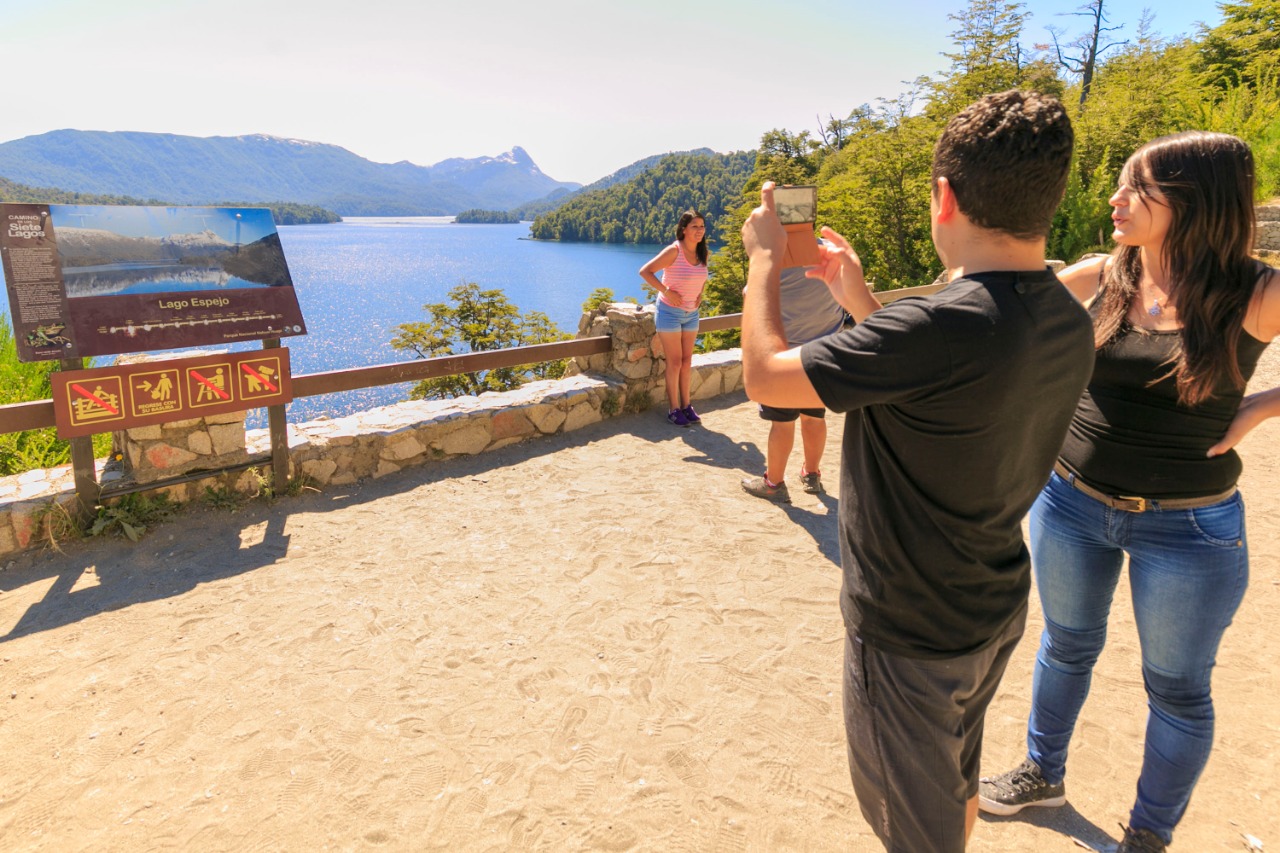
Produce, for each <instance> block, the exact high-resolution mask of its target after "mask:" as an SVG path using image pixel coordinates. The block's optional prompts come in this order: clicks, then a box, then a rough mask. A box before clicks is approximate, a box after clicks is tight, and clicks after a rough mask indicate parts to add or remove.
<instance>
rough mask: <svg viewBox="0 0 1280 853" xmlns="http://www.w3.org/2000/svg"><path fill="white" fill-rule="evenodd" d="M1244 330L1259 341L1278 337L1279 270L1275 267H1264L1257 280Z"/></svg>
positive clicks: (1279, 305) (1279, 312) (1279, 320)
mask: <svg viewBox="0 0 1280 853" xmlns="http://www.w3.org/2000/svg"><path fill="white" fill-rule="evenodd" d="M1245 330H1246V331H1247V332H1248V333H1249V334H1251V335H1253V336H1254V337H1255V338H1257V339H1258V340H1261V341H1270V340H1272V339H1274V338H1275V337H1276V336H1277V335H1280V270H1278V269H1276V268H1275V267H1271V266H1268V267H1266V269H1264V270H1263V272H1262V276H1261V278H1260V279H1259V280H1258V287H1257V289H1256V290H1255V291H1254V294H1253V300H1252V302H1251V303H1250V305H1249V314H1248V316H1247V318H1246V320H1245Z"/></svg>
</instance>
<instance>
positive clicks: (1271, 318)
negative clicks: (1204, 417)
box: [1209, 270, 1280, 456]
mask: <svg viewBox="0 0 1280 853" xmlns="http://www.w3.org/2000/svg"><path fill="white" fill-rule="evenodd" d="M1244 326H1245V333H1246V334H1250V335H1253V336H1254V337H1255V338H1257V339H1258V340H1261V341H1274V340H1275V338H1276V336H1277V335H1280V271H1275V270H1273V271H1271V272H1270V273H1268V274H1267V276H1266V278H1265V279H1264V280H1263V281H1262V282H1261V283H1260V284H1259V285H1258V293H1257V295H1256V296H1255V297H1254V301H1253V304H1252V305H1250V306H1249V311H1248V313H1247V314H1246V315H1245V324H1244ZM1277 415H1280V388H1269V389H1267V390H1266V391H1258V392H1257V393H1254V394H1250V395H1249V396H1247V397H1245V398H1244V399H1243V400H1241V401H1240V408H1239V409H1238V410H1237V411H1236V416H1235V418H1234V419H1233V420H1232V421H1231V426H1229V427H1227V432H1226V434H1225V435H1224V436H1223V437H1222V440H1221V441H1219V442H1218V443H1217V444H1215V445H1214V446H1213V447H1210V448H1209V455H1210V456H1221V455H1222V454H1223V453H1226V452H1227V451H1228V450H1230V449H1231V448H1233V447H1235V446H1236V445H1237V444H1239V443H1240V440H1241V439H1242V438H1244V437H1245V436H1246V435H1248V434H1249V433H1250V432H1251V431H1252V430H1253V428H1254V427H1256V426H1257V425H1258V424H1260V423H1262V422H1263V421H1265V420H1269V419H1270V418H1274V417H1276V416H1277Z"/></svg>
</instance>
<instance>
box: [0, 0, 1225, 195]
mask: <svg viewBox="0 0 1280 853" xmlns="http://www.w3.org/2000/svg"><path fill="white" fill-rule="evenodd" d="M824 6H825V7H826V8H824ZM964 6H965V2H964V0H874V2H870V0H832V2H829V3H827V4H818V3H811V2H810V3H801V2H796V1H795V0H773V2H767V1H766V0H702V2H691V3H676V2H671V1H670V0H648V2H643V3H638V2H625V0H597V2H584V0H520V2H514V0H448V2H441V0H254V2H209V0H0V40H2V42H0V44H2V45H3V47H2V49H0V71H2V72H3V83H0V92H3V96H2V97H0V141H8V140H11V139H17V138H20V137H23V136H31V135H35V134H40V133H45V132H47V131H50V130H56V129H60V128H76V129H80V130H139V131H150V132H157V133H177V134H184V135H190V136H239V135H243V134H251V133H267V134H271V135H274V136H283V137H289V138H293V139H306V140H311V141H315V142H325V143H330V144H334V145H340V146H342V147H343V148H347V149H349V150H350V151H352V152H354V153H356V154H359V155H360V156H362V157H366V158H368V159H370V160H374V161H377V162H382V163H391V162H396V161H399V160H409V161H411V162H413V163H417V164H419V165H424V166H426V165H432V164H434V163H437V162H439V161H440V160H443V159H446V158H449V157H480V156H494V155H497V154H501V153H502V152H504V151H507V150H509V149H510V148H511V147H513V146H515V145H520V146H522V147H524V148H525V149H526V150H527V151H528V152H529V154H530V156H532V157H533V159H534V161H535V162H536V163H537V164H538V165H539V166H540V167H541V168H542V170H543V171H544V172H545V173H547V174H548V175H550V176H551V177H552V178H555V179H556V180H561V181H578V182H580V183H590V182H592V181H594V180H597V179H599V178H602V177H604V176H605V175H608V174H610V173H611V172H613V171H615V170H617V169H619V168H621V167H623V166H626V165H628V164H630V163H632V162H634V161H636V160H639V159H641V158H643V157H647V156H649V155H651V154H659V153H663V152H667V151H679V150H686V149H690V148H701V147H707V148H712V149H715V150H717V151H736V150H745V149H751V148H755V147H756V145H757V143H758V142H759V139H760V135H761V134H762V133H763V132H764V131H767V130H769V129H772V128H786V129H787V130H790V131H793V132H795V131H800V130H804V129H809V130H811V131H812V130H816V128H817V126H818V125H819V123H820V122H819V117H821V119H822V120H824V121H825V120H826V118H827V117H828V116H829V115H835V116H841V117H843V116H845V115H847V114H848V113H849V111H850V110H851V109H852V108H853V107H855V106H857V105H859V104H862V103H868V102H874V101H875V100H876V99H878V98H894V97H896V96H897V95H899V94H900V93H902V92H903V91H905V90H906V89H907V86H906V84H905V83H904V82H903V81H908V80H912V79H914V78H916V77H919V76H921V75H924V74H934V73H936V72H938V71H940V70H943V69H944V68H945V67H946V64H947V61H946V60H945V59H944V58H943V57H942V56H941V55H940V54H941V53H942V52H943V51H946V50H950V49H951V47H952V45H951V42H950V39H949V37H948V34H949V33H950V32H952V31H953V30H954V29H955V26H956V25H955V22H954V21H951V20H949V19H948V18H947V15H948V14H950V13H957V12H959V11H961V10H962V9H963V8H964ZM1149 6H1150V7H1154V6H1156V4H1155V3H1154V0H1108V2H1107V5H1106V8H1107V9H1108V16H1109V18H1110V19H1111V22H1112V24H1113V25H1117V24H1123V25H1125V28H1124V30H1123V31H1122V32H1121V33H1120V34H1119V35H1118V38H1125V37H1131V36H1132V35H1133V34H1134V33H1135V32H1136V29H1137V24H1138V19H1139V17H1140V15H1141V13H1142V10H1143V9H1144V8H1145V7H1149ZM1078 8H1079V4H1078V3H1076V2H1074V0H1062V2H1055V0H1030V1H1029V2H1028V3H1027V9H1028V10H1029V11H1031V12H1032V15H1033V17H1032V18H1031V20H1030V21H1029V24H1028V28H1027V35H1028V37H1029V40H1032V41H1048V39H1049V36H1048V34H1047V32H1046V31H1045V30H1044V27H1045V26H1046V25H1054V26H1057V27H1060V28H1064V29H1066V30H1067V31H1068V33H1069V34H1074V33H1077V32H1080V31H1082V30H1083V29H1084V28H1085V26H1086V19H1084V18H1077V17H1071V16H1069V15H1065V16H1059V15H1058V14H1057V13H1059V12H1065V13H1070V12H1072V11H1075V10H1076V9H1078ZM1219 20H1220V14H1219V10H1218V6H1217V4H1216V3H1214V2H1204V0H1161V2H1160V3H1159V11H1157V12H1156V15H1155V29H1156V30H1157V31H1158V32H1160V33H1162V34H1163V35H1165V36H1166V37H1170V36H1175V35H1183V34H1192V33H1194V31H1195V25H1196V23H1197V22H1201V21H1203V22H1207V23H1209V24H1211V25H1212V24H1215V23H1217V22H1218V21H1219ZM68 189H74V188H68Z"/></svg>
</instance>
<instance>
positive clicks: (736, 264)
mask: <svg viewBox="0 0 1280 853" xmlns="http://www.w3.org/2000/svg"><path fill="white" fill-rule="evenodd" d="M829 150H830V149H829V148H827V147H824V146H823V144H822V143H820V142H817V141H815V140H813V139H812V138H811V137H810V135H809V131H807V130H805V131H801V132H799V133H790V132H788V131H785V130H780V129H777V128H775V129H773V130H770V131H767V132H766V133H765V134H764V135H763V136H762V137H761V138H760V148H759V149H758V150H757V151H756V155H755V156H756V161H755V168H754V170H753V171H752V172H751V175H750V177H748V178H747V181H746V185H745V186H744V187H743V188H742V189H741V191H740V193H739V195H738V199H737V202H736V204H735V205H734V206H733V207H732V208H731V209H729V210H727V211H726V212H725V214H724V216H722V217H721V218H720V219H719V220H718V222H717V225H716V227H717V233H718V240H717V244H718V245H719V246H720V249H718V250H717V251H716V253H715V254H714V255H713V256H712V258H711V261H710V263H709V264H708V272H709V273H710V278H709V279H708V280H707V286H706V290H705V291H704V294H703V299H702V313H703V314H704V315H707V316H711V315H716V314H736V313H738V312H739V311H741V310H742V289H743V288H744V287H746V284H747V255H746V252H745V251H744V250H743V248H742V223H744V222H746V220H747V216H749V215H750V213H751V211H752V209H753V208H754V207H755V206H756V205H757V204H759V203H760V187H762V186H763V185H764V182H765V181H773V182H774V183H778V184H797V185H809V184H813V183H815V182H816V181H817V177H818V169H819V168H820V167H821V165H822V161H823V159H824V157H825V156H826V154H827V152H828V151H829ZM821 213H822V209H821V204H820V205H819V215H821ZM708 227H710V224H708ZM740 340H741V334H740V333H739V331H738V330H737V329H727V330H725V331H723V332H708V333H707V334H705V335H703V336H702V346H703V348H704V349H708V350H717V349H727V348H729V347H736V346H738V343H739V341H740Z"/></svg>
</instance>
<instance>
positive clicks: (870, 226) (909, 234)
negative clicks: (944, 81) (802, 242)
mask: <svg viewBox="0 0 1280 853" xmlns="http://www.w3.org/2000/svg"><path fill="white" fill-rule="evenodd" d="M914 103H915V99H914V96H913V94H911V93H908V94H906V95H903V96H901V97H900V98H898V99H897V100H895V101H882V102H880V104H879V105H878V106H877V107H875V108H870V107H863V108H861V109H860V110H859V113H858V116H857V119H856V129H855V131H854V132H853V134H852V135H851V137H850V139H849V140H848V141H847V142H846V143H845V146H844V148H843V149H841V151H840V153H839V154H837V155H835V156H833V157H831V158H830V159H829V160H828V161H827V162H826V163H825V164H824V167H823V170H822V174H821V180H820V186H821V190H820V191H819V199H818V207H819V210H820V212H821V216H820V218H821V220H822V222H823V223H825V224H828V225H830V226H831V227H832V228H835V229H836V230H837V231H839V232H840V233H841V234H843V235H845V237H847V238H848V239H849V241H850V242H851V243H852V244H853V247H854V249H855V250H856V251H857V252H858V255H859V257H861V258H862V263H863V267H864V269H865V270H866V274H867V278H868V280H870V281H874V282H875V283H876V287H877V289H880V290H885V289H892V288H897V287H911V286H915V285H920V284H928V283H929V282H930V281H932V280H933V279H934V278H936V277H937V274H938V273H939V272H940V271H941V268H942V265H941V262H940V261H939V260H938V256H937V253H936V252H934V249H933V241H932V238H931V236H930V227H929V190H930V175H931V169H932V161H933V145H934V142H935V140H936V139H937V136H938V133H939V132H940V130H941V127H940V124H939V122H938V121H937V120H935V119H934V118H932V117H931V116H930V115H929V114H928V113H925V114H916V113H915V109H914Z"/></svg>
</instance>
